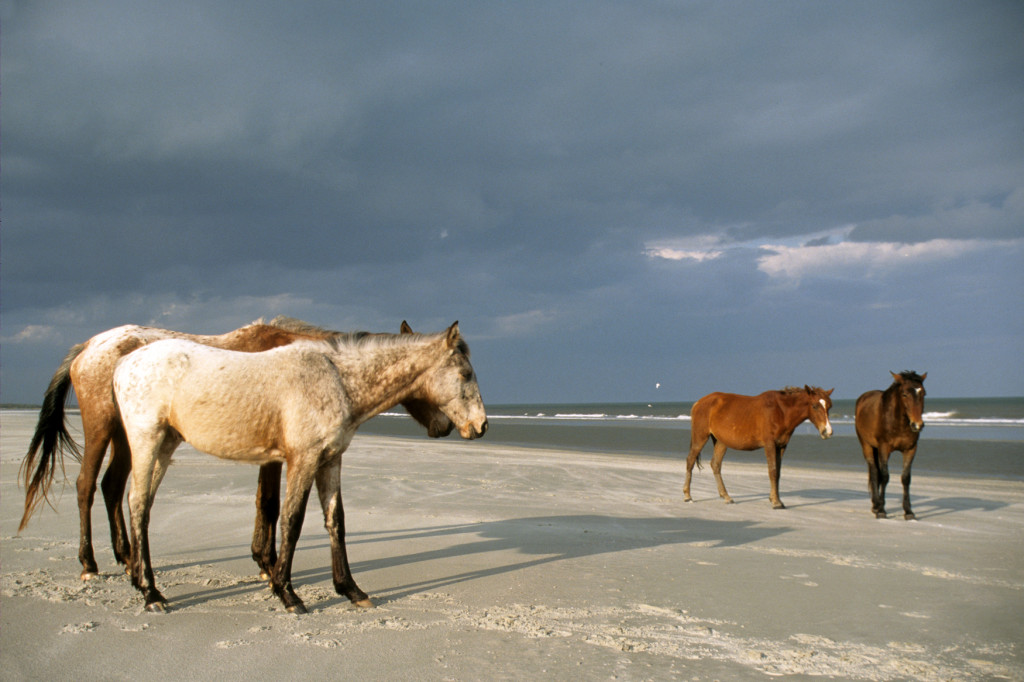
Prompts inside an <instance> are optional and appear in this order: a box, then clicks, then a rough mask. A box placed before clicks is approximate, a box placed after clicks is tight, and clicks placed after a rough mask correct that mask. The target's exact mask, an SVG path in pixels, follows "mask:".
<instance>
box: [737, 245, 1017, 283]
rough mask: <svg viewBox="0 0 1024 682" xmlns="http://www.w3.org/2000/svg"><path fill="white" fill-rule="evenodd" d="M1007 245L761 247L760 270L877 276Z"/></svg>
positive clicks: (793, 275) (783, 274) (780, 274)
mask: <svg viewBox="0 0 1024 682" xmlns="http://www.w3.org/2000/svg"><path fill="white" fill-rule="evenodd" d="M1000 244H1002V245H1003V246H1006V245H1007V244H1008V242H992V241H983V240H978V239H969V240H968V239H933V240H931V241H926V242H920V243H917V244H901V243H897V242H843V243H841V244H825V245H821V246H779V245H765V246H762V247H760V248H761V250H762V251H763V252H764V255H762V256H761V257H760V258H759V259H758V265H757V267H758V269H759V270H761V271H762V272H764V273H766V274H768V275H769V276H771V277H775V278H786V279H800V278H802V277H805V276H813V275H827V276H832V277H835V276H840V277H843V276H850V277H856V276H861V275H865V274H875V273H878V272H880V271H886V270H892V269H895V268H898V267H902V266H905V265H908V264H918V263H935V262H940V261H946V260H952V259H954V258H960V257H962V256H964V255H967V254H970V253H973V252H977V251H981V250H985V249H990V248H993V247H999V246H1000Z"/></svg>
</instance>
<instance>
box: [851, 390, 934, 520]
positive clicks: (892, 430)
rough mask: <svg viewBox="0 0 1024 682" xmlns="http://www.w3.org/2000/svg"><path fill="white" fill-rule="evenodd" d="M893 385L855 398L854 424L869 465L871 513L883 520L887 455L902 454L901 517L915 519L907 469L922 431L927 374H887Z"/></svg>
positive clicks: (887, 479)
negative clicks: (911, 507) (911, 504)
mask: <svg viewBox="0 0 1024 682" xmlns="http://www.w3.org/2000/svg"><path fill="white" fill-rule="evenodd" d="M889 374H891V375H892V378H893V382H892V385H891V386H889V388H887V389H885V390H884V391H868V392H867V393H864V394H863V395H861V397H859V398H857V408H856V412H855V416H854V425H855V426H856V429H857V439H858V440H859V441H860V447H861V449H862V450H863V451H864V459H865V460H867V463H868V487H869V488H870V490H871V511H873V512H874V514H875V518H879V519H884V518H886V513H885V486H886V485H887V484H888V483H889V455H891V454H892V452H893V451H894V450H899V451H900V452H902V453H903V475H902V476H901V479H902V481H903V517H904V518H906V519H908V520H912V519H915V518H917V517H915V516H914V512H913V511H911V509H910V466H911V465H912V464H913V463H914V455H915V454H916V453H917V439H918V438H919V437H920V435H921V429H923V428H924V417H923V413H924V394H925V391H924V380H925V379H926V378H927V377H928V373H927V372H925V373H924V374H921V375H918V374H917V373H915V372H901V373H900V374H896V373H895V372H889Z"/></svg>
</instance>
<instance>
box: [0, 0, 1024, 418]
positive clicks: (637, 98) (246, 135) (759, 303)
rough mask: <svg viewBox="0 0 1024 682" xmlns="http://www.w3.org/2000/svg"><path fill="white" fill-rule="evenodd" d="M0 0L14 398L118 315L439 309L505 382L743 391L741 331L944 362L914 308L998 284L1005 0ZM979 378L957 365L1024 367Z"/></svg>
mask: <svg viewBox="0 0 1024 682" xmlns="http://www.w3.org/2000/svg"><path fill="white" fill-rule="evenodd" d="M2 18H3V43H2V49H3V55H2V56H3V59H2V68H3V88H4V99H3V126H4V128H3V132H4V136H3V141H4V144H3V155H4V158H3V174H4V176H3V183H4V226H3V248H4V260H3V278H4V281H3V313H4V332H3V336H4V344H3V349H4V356H5V360H6V362H5V363H4V378H5V384H4V391H5V399H7V397H8V396H11V399H15V397H14V396H13V391H15V390H16V389H15V388H14V387H17V390H22V389H21V388H20V386H21V384H20V383H19V382H20V381H21V380H22V379H23V380H24V381H25V386H26V388H24V389H23V390H24V393H23V394H22V393H19V394H18V396H17V399H19V400H26V399H31V398H30V396H31V395H33V394H34V392H35V391H36V390H40V389H36V388H35V387H36V386H39V385H40V384H42V385H45V381H46V375H47V373H48V372H49V371H52V369H45V368H47V367H49V366H50V365H51V364H52V363H53V356H54V355H59V354H60V353H62V352H63V351H62V350H61V349H63V348H66V347H67V346H68V345H70V344H71V343H75V342H78V341H81V340H83V339H84V338H87V337H88V336H90V335H92V334H94V333H96V332H98V331H101V330H102V329H104V328H107V327H110V326H114V325H116V324H121V323H124V322H129V321H131V322H144V323H153V324H160V325H163V326H175V327H178V328H182V329H195V330H197V331H223V330H225V329H227V328H230V327H232V326H235V325H238V324H242V323H244V322H247V321H249V320H251V319H252V318H254V317H258V316H261V315H274V314H278V313H287V314H292V315H296V316H306V317H309V318H310V319H312V320H313V321H315V322H318V323H322V324H325V325H329V326H334V327H338V328H347V327H350V326H357V327H369V328H380V329H385V328H391V327H392V326H395V325H396V324H397V321H399V320H400V319H401V318H403V317H416V318H418V321H417V324H416V326H417V327H419V328H423V327H424V325H427V326H436V327H438V328H440V327H441V325H444V324H448V323H450V322H451V319H454V318H456V317H458V318H460V319H461V320H462V321H463V328H464V330H466V331H467V333H469V334H470V337H471V338H473V337H474V336H475V337H476V338H478V339H479V342H478V343H477V344H475V345H474V359H475V360H476V361H477V362H478V363H480V362H483V363H485V364H489V365H490V366H489V367H487V369H489V370H490V374H491V376H493V377H494V379H493V381H494V385H495V389H493V390H494V394H496V395H494V397H495V398H499V399H548V398H551V399H586V398H600V397H622V398H627V399H628V398H632V397H636V396H638V395H641V393H642V391H644V390H646V387H647V386H648V385H649V384H653V383H654V382H655V381H661V382H662V383H664V384H665V385H666V386H668V385H672V384H673V381H672V380H670V379H666V377H665V376H663V375H669V377H671V376H672V375H673V374H675V375H676V376H677V379H676V380H675V381H674V384H675V386H676V387H677V388H676V389H675V390H677V391H678V393H677V394H676V395H675V397H695V396H694V393H699V392H701V391H703V390H705V389H708V390H710V388H709V386H708V385H706V383H705V381H707V382H710V381H713V379H714V378H713V377H712V376H709V377H707V378H704V377H702V376H698V375H697V374H696V373H694V372H693V371H692V370H691V365H694V364H699V363H700V362H704V363H707V362H712V361H713V362H714V364H715V366H716V367H723V366H724V367H735V368H737V369H736V372H735V374H733V375H729V376H728V377H726V378H728V379H729V380H730V381H734V382H735V383H736V384H742V382H743V381H749V382H750V383H751V384H752V385H751V386H745V385H735V384H734V385H733V388H735V389H736V390H744V389H746V390H754V389H755V388H757V387H758V386H760V384H761V382H762V381H767V380H768V379H769V378H771V379H773V380H774V378H775V377H774V375H772V376H770V377H769V375H768V374H767V373H765V370H763V369H761V370H759V369H758V366H757V363H758V362H760V361H763V360H764V359H765V356H764V355H761V354H759V353H760V349H761V348H762V347H763V346H764V344H767V345H768V347H769V349H771V348H775V349H776V350H777V351H778V352H779V353H781V354H782V355H780V356H778V357H786V358H787V359H786V360H785V361H784V362H782V363H781V365H780V369H779V372H780V373H785V372H799V371H800V370H801V368H802V367H804V366H805V363H802V362H800V361H798V360H792V359H788V356H785V352H786V351H784V350H781V349H783V348H790V347H792V346H793V345H794V344H797V345H798V346H799V345H801V344H803V345H807V344H810V345H813V346H816V347H818V348H821V349H823V350H821V351H819V352H820V353H822V354H823V355H822V357H827V352H828V349H832V352H833V354H834V356H833V357H831V358H828V359H829V360H830V361H831V362H830V364H832V365H833V366H835V367H836V369H835V370H833V371H835V372H837V373H839V374H840V377H841V378H843V377H845V378H847V379H850V378H856V377H858V376H859V374H860V367H859V366H858V365H855V364H853V361H843V360H842V358H847V357H850V356H851V354H854V350H855V347H854V346H852V345H848V343H849V344H852V343H853V342H848V339H849V338H850V337H851V336H852V337H853V338H856V339H857V342H858V343H863V342H864V339H863V338H861V337H862V335H863V332H861V331H860V330H863V329H875V328H877V327H879V326H880V325H883V324H887V323H888V322H889V318H888V317H887V315H885V314H881V313H879V311H881V310H890V311H901V312H904V313H905V312H907V311H912V312H913V314H914V315H915V317H914V320H915V323H916V326H917V328H918V329H919V330H920V335H921V336H922V337H923V339H924V345H923V348H925V349H926V350H923V351H921V352H920V353H919V354H918V355H915V354H914V353H913V352H908V351H905V350H904V351H902V352H904V353H905V354H906V355H910V356H911V357H907V358H903V357H900V352H901V350H900V348H901V346H900V345H899V344H896V343H893V344H892V345H891V346H890V347H888V348H887V350H886V351H885V353H889V354H891V355H893V356H895V357H894V360H900V361H898V362H896V365H898V366H899V367H903V366H909V364H911V363H912V361H913V360H915V358H919V359H920V360H921V361H922V362H925V361H929V360H931V361H932V362H933V363H952V362H954V361H956V360H957V358H958V357H959V356H960V355H961V354H960V353H959V352H958V350H956V349H957V348H960V347H959V346H956V343H957V342H956V341H955V339H958V338H960V337H962V336H964V335H965V334H964V333H960V334H954V333H953V332H952V331H951V330H950V328H949V324H948V323H947V322H946V321H947V320H950V319H957V318H956V316H955V315H949V314H942V315H939V314H929V312H928V311H932V312H934V311H935V310H936V309H937V306H939V307H942V308H945V307H947V306H948V305H950V303H949V299H945V300H944V302H942V303H939V302H938V301H937V297H936V296H935V294H934V293H932V292H934V291H935V290H936V289H937V288H938V289H939V290H941V291H943V293H946V291H947V289H946V288H945V286H944V282H946V281H947V280H950V279H951V280H952V281H956V282H959V283H960V284H961V285H962V286H963V287H966V288H969V289H970V290H971V291H972V292H974V293H973V295H974V296H976V297H977V296H982V297H985V299H986V300H991V301H993V308H1002V309H1003V310H1004V311H1006V310H1007V309H1010V310H1014V309H1016V310H1019V305H1020V304H1019V300H1020V297H1019V293H1020V291H1021V283H1022V282H1021V276H1020V274H1019V273H1020V271H1021V268H1019V267H1017V266H1019V259H1020V256H1021V240H1022V238H1024V199H1022V197H1024V167H1022V162H1021V159H1022V158H1024V127H1022V125H1021V123H1020V121H1021V120H1024V89H1022V88H1021V86H1020V76H1019V74H1020V73H1022V72H1024V48H1022V47H1021V42H1020V39H1019V37H1020V35H1021V29H1022V28H1024V9H1022V8H1021V6H1020V5H1019V4H1018V3H1013V2H1005V3H1001V2H985V3H972V4H970V5H964V4H961V3H935V2H925V3H916V2H908V3H887V2H881V3H856V4H851V3H823V2H780V3H759V2H749V3H747V2H737V3H703V2H687V3H669V2H645V3H611V2H592V3H589V4H588V5H587V6H586V8H585V10H583V9H581V8H580V6H579V5H576V4H571V3H564V4H563V3H551V2H526V3H491V2H441V3H431V4H429V5H418V4H410V3H405V2H403V3H389V2H373V3H362V2H354V3H353V2H349V3H333V2H321V3H292V4H288V5H282V4H280V3H261V2H255V3H246V4H245V7H244V11H243V10H242V9H240V8H236V7H233V6H231V5H225V4H217V3H193V2H182V3H174V4H167V3H163V4H160V3H151V2H115V1H108V2H102V3H95V4H82V3H27V2H13V3H9V4H7V5H5V6H4V9H3V17H2ZM986 244H988V246H986ZM899 245H904V246H903V247H900V246H899ZM912 245H919V248H918V249H917V250H911V249H910V248H909V247H910V246H912ZM906 259H914V260H915V262H916V263H917V265H916V266H915V268H914V274H913V278H914V279H913V280H909V279H906V277H907V276H906V275H904V274H901V271H900V269H899V268H898V267H897V265H898V264H899V263H901V262H904V261H905V260H906ZM909 283H913V284H914V286H909V287H908V286H907V285H908V284H909ZM901 289H902V290H903V291H905V292H909V294H904V295H903V296H904V298H902V299H900V302H897V303H894V302H893V301H892V300H890V299H891V298H892V297H893V295H892V293H891V292H892V291H894V290H901ZM908 295H910V296H912V297H913V298H906V296H908ZM823 296H824V298H825V300H824V301H823V300H821V299H822V297H823ZM954 300H955V301H956V300H958V299H955V298H954ZM958 305H964V306H967V307H969V308H970V303H969V301H960V302H959V303H958ZM816 307H817V309H818V311H821V310H828V311H830V312H828V313H826V314H822V313H820V312H818V313H817V315H811V314H809V313H808V312H807V311H808V310H811V309H815V308H816ZM986 310H988V308H986V307H982V310H978V309H977V308H971V309H970V310H968V311H966V312H967V313H969V314H966V315H965V316H963V317H962V318H960V319H964V320H966V321H968V322H965V324H969V325H970V326H971V330H972V332H971V333H972V334H975V335H976V336H979V337H983V338H991V339H993V341H992V344H991V347H992V348H993V349H997V350H993V351H992V356H991V357H988V358H984V359H980V358H979V359H978V360H977V361H976V364H983V366H982V367H981V368H980V371H978V372H975V373H976V374H977V375H978V376H982V377H984V376H988V375H992V374H995V372H988V374H986V371H987V368H988V367H990V366H991V367H995V366H997V365H1000V364H1002V365H1005V364H1006V362H1005V360H1006V359H1005V358H1003V357H1002V356H1000V355H999V353H1001V352H1004V351H1003V350H998V349H1005V348H1006V347H1008V346H1009V347H1012V346H1013V345H1014V343H1018V342H1019V341H1020V338H1021V330H1020V328H1019V325H1017V326H1014V325H1012V324H1011V323H1008V322H1006V319H1007V317H1006V315H1005V314H1004V315H1003V316H1002V317H1001V318H1000V317H999V316H997V315H996V314H994V313H991V312H985V311H986ZM834 311H844V312H842V313H840V312H834ZM892 314H893V315H895V314H896V313H895V312H894V313H892ZM449 318H451V319H449ZM940 318H941V319H940ZM822 319H825V320H827V322H826V323H825V324H826V325H827V326H826V329H831V330H840V329H842V330H844V334H843V335H840V334H839V333H838V331H836V334H835V335H834V336H833V335H830V334H828V333H825V332H822V331H821V320H822ZM755 329H756V330H766V331H762V332H758V333H754V332H753V331H752V330H755ZM570 338H571V339H577V340H576V341H574V342H573V343H567V342H566V340H567V339H570ZM951 339H953V340H951ZM996 339H999V341H996ZM1007 339H1009V342H1007ZM637 343H640V344H641V345H642V347H644V348H645V349H646V350H645V352H644V353H643V354H642V356H641V357H636V356H633V358H632V360H631V361H630V363H632V364H629V363H627V365H626V369H623V370H621V371H620V370H619V368H620V366H621V362H622V361H621V358H620V357H618V354H619V353H621V352H622V349H624V348H630V347H633V346H634V345H635V344H637ZM906 343H909V340H907V341H906ZM978 343H980V344H981V345H984V342H978ZM978 343H976V344H975V345H976V346H977V345H978ZM950 344H953V345H950ZM904 346H905V344H904ZM801 347H802V346H801ZM950 349H952V350H950ZM769 352H770V351H769ZM885 353H883V354H882V355H883V358H880V359H879V361H881V360H882V359H884V355H885ZM44 354H45V359H44ZM517 357H518V358H520V363H515V362H512V360H511V359H512V358H517ZM862 357H863V354H860V355H858V359H857V362H861V361H862V360H861V358H862ZM501 358H509V362H502V361H501ZM902 360H905V362H903V361H902ZM577 365H579V366H580V367H581V370H580V371H575V368H576V367H577ZM522 366H529V367H530V368H532V369H533V370H534V372H532V373H529V375H530V377H532V376H536V377H538V378H537V379H536V380H534V379H531V378H528V377H527V376H526V375H527V374H528V373H527V372H526V371H525V370H522V369H521V367H522ZM555 366H557V367H559V368H560V370H559V371H561V372H563V373H565V374H566V378H565V379H564V380H563V381H560V382H557V383H555V382H552V383H551V384H550V385H547V390H546V391H545V388H544V387H545V382H544V377H545V376H546V372H548V371H550V370H551V368H552V367H555ZM22 368H31V369H22ZM613 368H614V369H613ZM923 369H927V368H923ZM975 369H977V368H975ZM723 371H724V370H723ZM759 371H760V372H761V374H759ZM823 371H824V370H823ZM17 372H21V373H22V374H24V376H23V377H22V376H21V375H17V376H16V373H17ZM950 373H953V372H952V370H950ZM481 374H483V375H484V376H485V377H486V373H485V372H483V370H481ZM630 374H632V375H633V376H634V379H630V378H629V376H630ZM967 374H969V372H967V371H966V370H964V369H961V370H959V373H958V374H957V377H958V379H957V380H958V381H959V378H960V377H961V376H965V375H967ZM655 375H657V376H658V377H660V378H652V377H654V376H655ZM610 376H614V377H615V378H614V380H604V382H603V383H602V381H603V380H602V379H601V377H610ZM933 376H935V377H942V376H943V373H942V372H939V373H933ZM686 377H688V378H686ZM740 377H745V378H743V379H741V378H740ZM16 379H17V380H16ZM570 379H571V380H570ZM1000 379H1001V382H1002V383H1001V384H1000V385H999V386H998V387H996V389H992V388H991V387H990V385H989V387H986V385H985V384H984V383H983V380H978V381H977V382H976V383H973V384H970V383H969V384H968V385H964V386H963V387H958V385H956V384H952V383H951V384H950V385H949V387H948V388H947V392H948V393H957V392H963V391H968V392H986V391H990V390H997V391H1001V392H1005V391H1016V392H1019V391H1020V390H1021V387H1022V386H1024V377H1022V376H1020V375H1019V374H1017V375H1015V376H1012V377H1010V378H1009V379H1007V378H1006V377H1005V374H1004V375H1003V376H1001V377H1000ZM787 381H793V382H802V381H804V380H803V379H800V378H799V377H793V378H790V379H787ZM808 381H810V379H808ZM814 381H818V382H819V383H835V382H829V381H828V379H827V377H825V378H821V379H820V381H819V380H818V379H814ZM634 382H636V383H634ZM641 387H643V388H641ZM22 396H24V397H22ZM648 397H649V396H647V395H646V394H643V399H647V398H648Z"/></svg>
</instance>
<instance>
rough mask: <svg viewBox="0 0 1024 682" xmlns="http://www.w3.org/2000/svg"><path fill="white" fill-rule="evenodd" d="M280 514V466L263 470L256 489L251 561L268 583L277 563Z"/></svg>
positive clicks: (271, 466)
mask: <svg viewBox="0 0 1024 682" xmlns="http://www.w3.org/2000/svg"><path fill="white" fill-rule="evenodd" d="M280 513H281V463H280V462H270V463H269V464H264V465H263V466H261V467H260V477H259V483H258V484H257V486H256V525H255V528H254V529H253V532H252V559H253V561H255V562H256V564H257V565H258V566H259V567H260V577H261V578H263V579H264V580H269V579H270V576H271V575H272V574H273V571H274V564H276V563H277V547H276V546H275V545H276V539H275V531H276V528H277V519H278V517H279V516H280Z"/></svg>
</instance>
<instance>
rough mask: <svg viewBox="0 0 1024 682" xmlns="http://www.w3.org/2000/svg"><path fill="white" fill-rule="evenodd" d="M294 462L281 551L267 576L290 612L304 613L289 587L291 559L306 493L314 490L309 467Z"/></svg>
mask: <svg viewBox="0 0 1024 682" xmlns="http://www.w3.org/2000/svg"><path fill="white" fill-rule="evenodd" d="M294 459H295V458H293V459H292V460H290V461H289V463H288V474H287V475H288V479H287V481H288V482H287V485H288V489H287V492H286V494H285V498H284V506H283V507H282V509H281V551H280V553H278V556H277V564H276V565H275V566H274V572H273V574H271V576H270V589H272V590H273V591H274V594H276V595H277V596H278V597H279V598H280V599H281V601H282V602H283V603H284V606H285V608H286V609H287V610H288V612H289V613H306V605H305V604H303V603H302V600H301V599H299V595H297V594H295V588H293V587H292V559H293V558H294V556H295V545H296V543H298V541H299V534H300V533H301V532H302V522H303V520H304V519H305V517H306V502H308V501H309V491H310V488H312V487H313V476H312V473H311V472H308V471H307V469H308V468H309V467H303V466H297V465H296V463H295V462H294ZM310 459H318V458H310Z"/></svg>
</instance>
